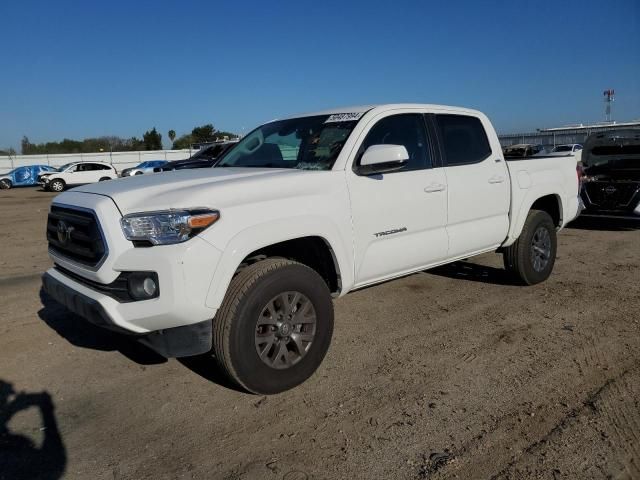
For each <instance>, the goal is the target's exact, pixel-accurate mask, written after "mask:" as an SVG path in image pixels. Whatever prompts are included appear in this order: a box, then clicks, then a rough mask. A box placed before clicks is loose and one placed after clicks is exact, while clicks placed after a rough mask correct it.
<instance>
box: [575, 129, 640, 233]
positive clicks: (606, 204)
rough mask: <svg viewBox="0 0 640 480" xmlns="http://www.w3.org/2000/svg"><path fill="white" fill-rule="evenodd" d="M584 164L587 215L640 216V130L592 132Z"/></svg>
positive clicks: (583, 181) (584, 155)
mask: <svg viewBox="0 0 640 480" xmlns="http://www.w3.org/2000/svg"><path fill="white" fill-rule="evenodd" d="M581 167H582V173H583V177H582V191H581V196H582V201H583V202H584V206H585V209H584V212H583V215H600V216H613V217H625V218H631V219H637V220H640V130H623V129H620V130H612V131H609V132H602V133H594V134H592V135H590V136H589V137H588V138H587V140H586V141H585V142H584V150H583V154H582V165H581Z"/></svg>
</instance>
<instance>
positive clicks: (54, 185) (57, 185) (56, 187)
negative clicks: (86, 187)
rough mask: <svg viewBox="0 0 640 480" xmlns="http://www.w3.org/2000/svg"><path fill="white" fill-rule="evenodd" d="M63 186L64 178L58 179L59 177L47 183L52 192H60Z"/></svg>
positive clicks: (64, 185)
mask: <svg viewBox="0 0 640 480" xmlns="http://www.w3.org/2000/svg"><path fill="white" fill-rule="evenodd" d="M65 187H66V184H65V183H64V180H60V179H59V178H56V179H55V180H51V182H50V183H49V190H51V191H52V192H62V191H63V190H64V189H65Z"/></svg>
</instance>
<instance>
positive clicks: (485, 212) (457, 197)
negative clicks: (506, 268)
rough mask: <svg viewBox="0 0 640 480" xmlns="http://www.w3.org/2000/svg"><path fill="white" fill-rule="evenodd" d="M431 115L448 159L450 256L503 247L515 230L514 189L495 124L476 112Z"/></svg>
mask: <svg viewBox="0 0 640 480" xmlns="http://www.w3.org/2000/svg"><path fill="white" fill-rule="evenodd" d="M431 119H432V120H433V122H434V123H435V127H436V130H437V134H438V137H439V139H440V147H441V153H442V155H443V158H444V161H445V169H444V170H445V174H446V179H447V186H448V191H447V195H448V216H447V233H448V235H449V254H448V256H449V257H450V258H455V257H459V256H463V255H466V254H473V253H475V252H479V251H481V250H487V249H490V248H494V247H498V246H499V245H500V244H501V243H502V242H503V241H504V239H505V238H506V236H507V232H508V230H509V204H510V195H511V192H510V189H509V173H508V170H507V166H506V163H505V161H504V159H503V158H502V151H501V148H500V145H499V144H497V136H496V135H495V133H494V130H493V127H492V126H491V124H490V123H489V122H488V120H487V119H486V117H476V116H473V115H459V114H435V115H432V116H431ZM487 132H490V135H487ZM490 139H492V140H493V141H494V142H493V143H494V144H492V141H491V140H490Z"/></svg>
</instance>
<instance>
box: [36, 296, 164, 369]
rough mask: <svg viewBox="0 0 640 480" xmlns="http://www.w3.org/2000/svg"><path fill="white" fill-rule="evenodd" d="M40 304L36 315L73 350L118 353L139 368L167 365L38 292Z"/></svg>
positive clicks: (158, 358) (150, 351)
mask: <svg viewBox="0 0 640 480" xmlns="http://www.w3.org/2000/svg"><path fill="white" fill-rule="evenodd" d="M40 300H41V302H42V308H41V309H40V310H39V311H38V316H39V317H40V318H41V319H42V320H43V321H44V322H45V323H46V324H47V325H48V326H49V327H51V328H52V329H53V330H55V331H56V333H57V334H58V335H60V336H61V337H62V338H64V339H65V340H67V341H68V342H69V343H71V344H72V345H75V346H76V347H82V348H90V349H92V350H101V351H106V352H111V351H118V352H120V353H121V354H122V355H124V356H125V357H127V358H128V359H129V360H132V361H134V362H136V363H138V364H140V365H157V364H160V363H165V362H166V361H167V359H166V358H164V357H162V356H161V355H158V354H157V353H155V352H154V351H152V350H150V349H149V348H147V347H145V346H144V345H142V344H140V343H138V342H136V341H135V340H133V339H132V338H128V337H127V336H126V335H121V334H119V333H116V332H112V331H110V330H106V329H104V328H100V327H97V326H95V325H93V324H91V323H89V322H87V321H86V320H84V319H82V318H80V317H78V316H77V315H75V314H73V313H71V312H70V311H69V310H67V309H66V308H65V307H63V306H62V305H60V304H59V303H58V302H56V301H54V300H52V299H51V297H49V295H47V294H46V293H45V292H44V290H40Z"/></svg>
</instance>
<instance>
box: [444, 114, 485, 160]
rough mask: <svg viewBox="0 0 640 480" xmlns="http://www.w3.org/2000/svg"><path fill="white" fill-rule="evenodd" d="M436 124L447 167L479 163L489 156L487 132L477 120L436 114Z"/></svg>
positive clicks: (465, 116) (461, 116)
mask: <svg viewBox="0 0 640 480" xmlns="http://www.w3.org/2000/svg"><path fill="white" fill-rule="evenodd" d="M436 124H437V125H438V130H439V134H440V139H441V141H442V146H443V148H444V155H445V159H446V161H447V165H449V166H455V165H468V164H471V163H479V162H482V161H483V160H485V159H486V158H487V157H488V156H489V155H491V146H490V145H489V139H488V138H487V132H485V130H484V127H483V126H482V122H481V121H480V119H479V118H477V117H470V116H468V115H448V114H437V115H436Z"/></svg>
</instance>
